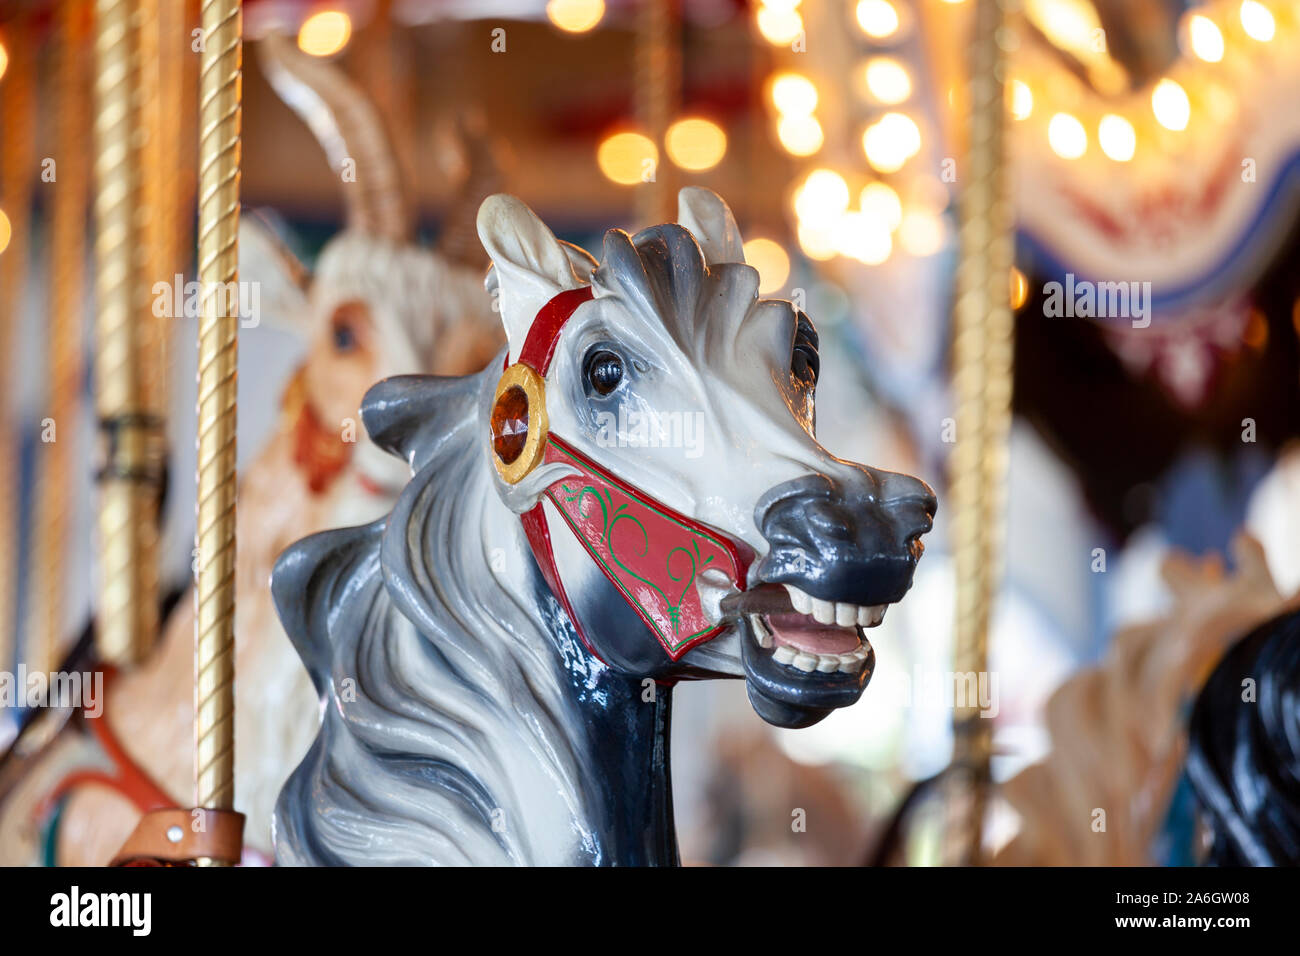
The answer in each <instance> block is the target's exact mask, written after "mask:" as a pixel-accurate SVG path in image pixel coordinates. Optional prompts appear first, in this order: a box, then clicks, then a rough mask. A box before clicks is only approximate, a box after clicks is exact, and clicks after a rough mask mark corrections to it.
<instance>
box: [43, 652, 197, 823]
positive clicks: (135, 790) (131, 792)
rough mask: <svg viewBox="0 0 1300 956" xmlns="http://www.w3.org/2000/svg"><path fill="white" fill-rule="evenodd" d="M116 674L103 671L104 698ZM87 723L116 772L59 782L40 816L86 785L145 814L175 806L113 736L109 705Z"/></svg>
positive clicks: (75, 774)
mask: <svg viewBox="0 0 1300 956" xmlns="http://www.w3.org/2000/svg"><path fill="white" fill-rule="evenodd" d="M116 674H117V672H116V671H115V670H113V669H112V668H108V667H106V668H104V697H105V698H107V697H108V691H109V688H110V687H112V685H113V682H114V678H115V677H116ZM86 723H87V725H89V727H90V731H91V733H92V734H94V735H95V740H96V741H98V743H99V745H100V747H101V748H102V749H103V751H104V753H105V755H106V756H107V757H108V759H109V760H110V761H111V762H112V763H113V772H112V773H107V772H105V771H102V770H74V771H72V772H71V773H69V774H67V775H66V776H65V777H64V778H63V779H62V780H60V781H59V783H58V785H57V786H55V787H54V789H53V790H51V791H50V793H49V794H48V795H47V796H46V798H45V799H44V800H43V801H42V803H41V806H40V807H38V808H37V814H38V815H41V816H43V815H45V814H46V813H48V812H49V810H50V809H52V808H53V807H54V806H55V805H56V804H58V802H59V801H60V800H62V799H63V798H64V797H65V796H67V795H68V794H69V793H71V792H72V791H73V790H75V789H76V788H77V787H80V786H83V785H86V784H98V785H100V786H103V787H107V788H108V789H109V790H113V791H115V792H117V793H118V794H120V795H121V796H123V797H125V798H126V799H127V800H129V801H131V803H132V804H134V805H135V808H136V809H137V810H139V811H141V812H142V813H146V812H148V811H150V810H157V809H160V808H163V807H172V806H175V805H176V801H175V800H173V799H172V798H171V796H170V795H169V794H168V793H167V791H165V790H163V788H162V787H160V786H159V785H158V784H157V783H156V782H154V779H153V778H152V777H151V776H149V774H148V773H146V772H145V771H144V770H143V769H142V768H141V767H140V765H139V764H137V763H136V762H135V761H134V760H132V759H131V757H130V756H129V755H128V754H127V752H126V749H125V748H124V747H123V746H122V744H121V743H120V742H119V741H118V739H117V736H116V735H115V734H114V733H113V728H112V727H110V726H109V724H108V708H107V705H105V707H104V712H103V713H101V714H100V715H99V716H98V717H86Z"/></svg>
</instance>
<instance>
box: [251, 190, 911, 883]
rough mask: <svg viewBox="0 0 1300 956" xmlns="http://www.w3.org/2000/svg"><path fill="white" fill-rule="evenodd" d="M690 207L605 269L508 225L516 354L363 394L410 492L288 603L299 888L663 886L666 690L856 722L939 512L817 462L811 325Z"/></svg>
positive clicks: (730, 226)
mask: <svg viewBox="0 0 1300 956" xmlns="http://www.w3.org/2000/svg"><path fill="white" fill-rule="evenodd" d="M679 198H680V203H679V214H678V220H679V223H680V224H667V225H660V226H655V227H652V228H649V229H646V230H644V231H642V232H640V233H638V234H637V235H636V236H635V237H633V236H629V235H628V234H627V233H626V232H623V231H622V230H619V229H611V230H609V231H608V232H607V233H606V234H605V237H604V241H603V259H602V261H601V262H599V263H597V261H596V260H595V259H593V258H591V257H590V256H587V255H586V254H585V253H583V252H581V251H580V250H576V249H575V248H574V247H570V246H567V244H564V243H561V242H559V241H558V240H557V239H556V238H555V237H554V236H553V235H552V233H551V232H550V230H549V229H548V228H547V227H546V226H545V225H544V224H543V223H542V222H541V220H540V219H538V218H537V217H536V216H535V215H534V214H533V213H532V211H531V210H529V209H528V207H526V206H525V205H524V204H523V203H521V202H520V201H518V200H517V199H514V198H512V197H509V196H502V195H498V196H492V197H490V198H489V199H487V200H486V201H485V202H484V203H483V206H482V207H481V209H480V210H479V215H478V232H479V237H480V238H481V240H482V242H483V245H484V247H485V248H486V250H487V252H488V254H489V256H490V257H491V259H492V263H493V269H492V271H491V272H490V273H489V286H490V288H491V289H492V290H493V291H494V292H495V293H496V294H497V295H498V296H499V302H500V309H501V317H502V321H503V324H504V326H505V331H506V338H507V340H508V346H507V349H506V351H505V353H504V354H503V355H502V356H500V357H498V359H497V360H495V361H494V362H493V363H492V364H490V365H489V366H488V367H487V368H486V369H484V370H483V371H482V372H480V373H478V374H477V375H471V376H466V377H462V378H434V377H415V376H407V377H398V378H394V379H390V380H388V381H385V382H381V383H379V384H378V385H376V386H374V387H373V388H372V389H371V390H370V392H369V393H368V394H367V396H366V399H365V402H364V403H363V406H362V417H363V420H364V422H365V426H366V428H367V430H368V431H369V433H370V435H371V438H372V439H373V440H374V441H375V442H376V443H377V444H378V445H379V446H380V447H382V448H385V449H387V450H389V451H390V452H392V453H393V454H394V455H396V456H398V457H400V458H401V459H402V460H404V461H405V462H406V463H407V465H409V467H410V469H411V473H412V477H411V479H410V482H409V483H408V484H407V486H406V488H405V489H404V490H403V491H402V494H401V496H400V497H399V499H398V501H397V504H396V506H395V507H394V508H393V510H392V512H391V513H390V514H388V515H387V516H386V517H385V518H382V519H380V520H377V521H375V522H372V523H371V524H368V525H364V526H360V527H355V528H349V529H342V530H337V531H329V532H323V533H320V534H317V535H314V536H312V537H310V538H307V539H306V540H304V541H301V542H299V543H297V544H295V545H294V546H293V547H291V548H289V549H288V551H286V552H285V554H284V555H283V556H282V557H281V558H280V560H279V561H278V562H277V564H276V567H275V571H274V573H273V575H272V592H273V595H274V598H275V603H276V607H277V609H278V610H279V612H280V616H281V620H282V621H283V622H284V625H285V629H286V630H287V631H288V633H289V636H290V638H291V639H292V640H293V642H294V644H295V646H296V647H297V648H298V651H299V653H300V654H301V656H302V659H303V662H304V663H305V664H306V666H307V669H308V671H309V672H310V673H311V676H312V680H313V681H314V682H315V685H316V688H317V691H318V692H319V693H320V695H321V697H322V700H323V704H324V707H323V710H324V720H323V722H322V724H321V727H320V732H319V735H318V736H317V738H316V741H315V743H314V744H313V745H312V747H311V750H310V751H309V752H308V754H307V756H306V758H305V759H304V760H303V762H302V764H301V765H300V766H299V767H298V768H297V769H296V770H295V771H294V772H293V774H292V776H291V777H290V779H289V782H288V783H287V784H286V786H285V789H284V791H283V792H282V793H281V796H280V799H279V801H278V802H277V805H276V817H275V820H276V822H275V837H276V858H277V860H278V861H279V862H281V863H286V864H318V865H342V864H370V865H376V864H379V865H382V864H435V863H445V864H674V863H677V862H678V853H677V840H676V834H675V832H674V827H673V812H672V794H671V787H670V782H669V758H668V742H669V719H670V711H671V697H672V685H673V684H674V683H675V682H676V681H679V680H683V679H707V678H723V677H731V678H743V679H744V680H745V682H746V687H747V691H748V694H749V699H750V701H751V703H752V705H753V707H754V709H755V711H757V713H758V714H759V716H761V717H762V718H763V719H765V720H766V721H768V722H769V723H772V724H775V725H778V726H783V727H803V726H807V725H809V724H812V723H815V722H816V721H818V720H820V719H822V718H823V717H825V716H826V715H827V714H829V713H830V712H831V711H832V710H833V709H835V708H837V707H844V706H847V705H849V704H852V703H854V702H855V701H857V700H858V698H859V697H860V696H861V694H862V692H863V690H864V688H865V687H866V684H867V682H868V680H869V679H870V676H871V672H872V668H873V663H874V658H873V655H872V650H871V646H870V643H869V642H868V640H867V636H866V630H865V629H866V628H868V627H870V626H873V625H875V624H878V623H879V622H880V620H881V618H882V616H883V614H884V611H885V608H886V606H887V605H889V604H891V603H894V602H897V601H899V600H900V599H901V598H902V597H903V596H904V594H905V592H906V591H907V590H908V588H909V587H910V585H911V581H912V575H913V571H914V569H915V566H916V563H917V560H918V559H919V558H920V556H921V552H922V550H923V545H922V544H921V541H920V539H921V536H922V535H923V534H924V533H925V532H927V531H928V530H929V529H930V527H931V523H932V518H933V514H934V510H935V498H934V495H933V494H932V492H931V491H930V489H929V488H928V487H927V486H926V485H925V484H924V483H923V482H921V481H919V480H918V479H916V478H912V477H910V476H906V475H901V474H895V473H889V472H882V471H877V470H875V469H872V468H869V467H866V466H864V465H859V464H854V463H852V462H848V461H844V460H842V459H839V458H836V457H834V456H833V455H831V454H830V453H828V452H827V451H826V450H825V449H824V448H823V447H822V446H821V445H820V444H819V443H818V442H817V439H816V438H815V437H814V419H815V416H814V394H815V389H816V384H817V376H818V371H819V359H818V354H817V344H818V343H817V333H816V331H815V330H814V327H813V325H812V322H811V321H810V320H809V318H808V317H807V316H806V315H804V314H803V313H802V312H801V311H799V310H797V309H796V308H794V307H793V306H792V305H791V304H790V303H789V302H785V301H779V300H766V299H759V298H758V274H757V272H756V271H755V270H754V269H753V268H751V267H750V266H748V265H746V264H745V262H744V253H743V249H742V243H741V238H740V233H739V230H738V229H737V228H736V223H735V221H734V219H733V218H732V215H731V211H730V210H729V209H728V208H727V206H726V204H725V203H724V202H723V201H722V200H721V199H720V198H719V197H718V196H716V195H714V194H713V193H711V192H709V191H708V190H706V189H702V188H698V187H692V188H687V189H684V190H682V191H681V193H680V197H679ZM503 369H504V371H503ZM687 421H689V422H692V423H693V424H692V425H691V426H690V428H689V429H687V428H684V427H681V425H682V423H683V422H687ZM647 423H648V424H647ZM641 425H646V427H640V426H641ZM688 433H689V434H688Z"/></svg>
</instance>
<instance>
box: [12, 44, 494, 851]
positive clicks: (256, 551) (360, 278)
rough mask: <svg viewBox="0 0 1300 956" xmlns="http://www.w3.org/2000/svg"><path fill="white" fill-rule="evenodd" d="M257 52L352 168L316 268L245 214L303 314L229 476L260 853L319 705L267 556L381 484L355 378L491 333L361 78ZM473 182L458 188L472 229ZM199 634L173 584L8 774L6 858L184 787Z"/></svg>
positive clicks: (247, 771) (366, 514)
mask: <svg viewBox="0 0 1300 956" xmlns="http://www.w3.org/2000/svg"><path fill="white" fill-rule="evenodd" d="M262 53H263V68H264V71H265V72H266V73H267V74H268V76H269V77H270V79H271V81H272V84H273V85H274V86H275V88H276V89H277V90H278V91H279V92H280V94H281V96H282V97H283V98H284V99H285V101H286V102H288V103H290V104H291V105H292V106H293V107H294V108H295V109H296V110H298V111H299V112H300V114H301V115H302V116H303V118H304V119H305V120H306V122H307V123H308V125H309V126H310V127H311V128H312V130H313V131H314V132H315V133H316V135H317V136H318V137H319V138H320V140H321V141H322V143H323V144H324V145H325V147H326V150H327V153H328V154H329V156H330V159H331V161H332V162H335V163H337V162H338V161H341V160H340V157H351V158H352V159H353V160H355V162H356V164H357V165H356V168H357V171H358V181H357V182H356V183H351V184H349V185H348V186H347V187H346V188H345V190H344V192H345V198H346V206H347V218H346V228H345V230H344V231H343V232H342V233H340V234H339V235H338V236H336V237H335V238H333V239H332V240H330V242H329V243H328V244H327V245H326V246H325V248H324V249H323V250H322V252H321V255H320V257H319V259H318V262H317V266H316V270H315V272H314V274H308V272H307V270H306V269H305V268H304V267H303V266H302V265H301V264H299V263H298V262H297V261H296V260H295V259H294V258H293V257H292V255H291V254H290V253H289V252H288V251H287V249H286V247H285V246H284V245H283V244H282V243H281V242H280V241H279V240H278V238H276V237H275V236H274V235H273V234H272V233H271V232H270V230H268V229H267V228H265V227H264V226H262V225H260V224H259V221H258V220H257V219H256V218H254V217H247V216H246V217H245V218H244V222H243V223H242V224H241V233H240V259H241V277H242V278H243V279H245V280H246V281H253V282H258V283H260V284H261V286H262V288H263V290H264V294H263V302H264V304H269V308H268V309H267V311H268V312H271V313H272V317H273V318H275V319H278V320H280V321H284V320H286V319H287V320H290V321H292V322H294V323H295V324H297V325H298V326H299V331H300V332H301V333H302V334H303V336H304V337H306V338H307V339H308V341H309V343H310V344H309V349H308V352H307V355H306V358H305V360H304V362H303V364H302V365H301V367H300V368H299V370H298V372H297V374H296V375H295V376H294V378H293V380H292V381H291V383H290V385H289V387H288V389H287V391H286V393H285V397H284V400H283V405H282V408H281V411H280V417H279V427H278V429H277V430H276V434H275V435H274V436H273V438H272V439H271V440H270V442H269V443H268V444H267V445H266V447H265V448H264V449H263V450H262V452H261V453H260V455H259V456H258V457H257V459H256V460H255V461H254V462H253V463H252V464H251V466H250V467H249V468H248V470H247V471H246V472H245V474H244V475H243V477H242V480H241V485H240V495H239V510H238V519H237V520H238V536H239V563H238V572H237V573H238V579H237V583H236V596H237V612H236V613H237V617H236V634H237V641H236V655H237V657H236V661H237V663H236V668H237V672H238V674H239V680H238V681H237V683H236V737H237V741H238V743H237V746H236V749H235V755H236V779H237V780H238V785H237V786H238V790H237V800H238V809H240V810H241V811H243V812H244V813H245V814H246V815H247V824H246V827H245V840H246V843H247V845H248V846H249V847H250V848H252V849H253V850H255V851H261V853H262V854H263V855H264V856H265V857H266V858H268V859H269V853H270V850H271V831H270V825H271V812H272V809H273V806H274V802H275V799H276V796H277V795H278V793H279V791H280V788H281V787H282V786H283V784H284V781H285V779H286V778H287V776H288V774H289V772H290V771H291V770H292V768H293V767H294V766H295V765H296V764H297V762H298V761H299V760H300V759H301V758H302V755H303V754H304V753H305V752H306V750H307V747H308V746H309V744H310V742H311V740H312V737H313V736H314V734H315V729H316V724H317V723H318V721H319V707H318V703H317V699H316V695H315V693H314V692H313V690H312V688H311V684H310V681H309V680H308V677H307V674H306V672H305V671H304V670H303V669H302V665H301V663H300V662H299V660H298V657H297V655H296V654H295V653H294V651H293V648H292V646H291V645H290V644H289V642H288V640H287V639H286V638H285V636H284V633H283V630H282V629H281V627H280V624H279V621H278V619H277V617H276V615H275V611H274V609H273V607H272V604H271V599H270V592H269V590H268V588H267V581H268V579H269V577H270V572H271V567H272V564H273V563H274V560H275V558H276V556H277V555H278V554H279V553H280V552H281V551H283V550H284V548H285V547H287V546H288V545H289V544H290V543H292V542H293V541H295V540H297V539H298V538H301V537H302V536H303V535H305V534H310V533H311V532H312V531H316V530H320V529H323V528H329V527H335V526H337V525H339V524H343V523H354V522H356V521H362V520H370V519H372V518H374V517H375V516H377V515H380V514H383V513H384V512H385V511H386V510H387V509H388V508H389V507H391V505H392V503H393V502H394V501H395V499H396V493H397V491H399V490H400V488H401V486H402V484H403V482H404V479H405V469H404V468H403V467H402V466H401V463H400V462H395V461H394V460H393V459H391V458H390V457H389V456H387V455H384V454H383V453H382V452H380V451H379V450H378V449H377V448H375V447H374V446H373V445H372V444H371V443H370V442H369V441H368V440H366V439H365V436H364V435H357V436H356V440H355V441H353V440H350V435H349V433H350V432H351V433H355V432H358V431H359V429H358V428H357V427H356V426H355V425H350V424H349V423H350V422H352V421H353V420H354V419H355V418H356V415H357V412H356V409H357V408H358V406H359V405H360V400H361V397H362V395H363V394H364V392H365V389H366V388H367V387H368V386H369V385H370V384H371V383H373V382H374V381H376V380H378V379H380V378H384V377H386V376H391V375H396V374H402V373H410V372H437V373H441V374H460V373H464V372H466V371H470V370H472V369H475V368H480V367H482V364H483V362H484V361H486V359H487V357H488V356H490V355H491V354H493V353H494V352H496V351H497V349H498V347H499V343H500V341H501V334H500V323H499V320H498V319H497V317H496V315H495V313H494V312H493V310H492V304H491V300H490V299H489V298H488V297H487V295H486V294H485V292H484V290H483V273H484V268H485V266H486V262H482V264H478V265H476V264H471V263H463V262H460V261H457V259H456V258H454V257H453V256H452V255H450V254H449V251H448V250H446V249H445V248H444V249H440V250H439V251H432V250H429V249H426V248H422V247H421V246H419V245H418V244H416V243H415V242H414V241H413V239H412V237H411V229H410V216H409V212H408V210H407V207H406V204H405V203H404V201H403V199H402V196H401V192H400V190H399V189H398V188H397V178H398V177H397V165H396V160H395V157H394V155H393V153H392V150H391V148H390V145H389V143H388V141H387V140H386V138H385V136H384V133H383V130H382V128H381V126H380V124H379V121H378V117H377V116H376V115H375V113H374V110H373V109H372V108H371V107H370V105H369V104H368V103H367V102H366V101H365V99H364V98H363V96H362V94H361V93H360V91H359V90H357V89H356V88H355V87H353V86H352V85H351V83H350V82H349V81H348V80H347V79H346V78H345V77H344V76H343V75H342V73H340V72H339V71H338V70H337V68H336V67H334V66H333V65H331V64H328V63H325V62H322V61H318V60H314V59H312V58H310V57H307V56H305V55H303V54H300V53H298V51H297V50H295V49H293V48H292V46H291V45H290V44H287V43H285V42H284V41H282V40H280V39H279V38H275V37H271V38H268V39H267V40H265V41H263V43H262ZM465 145H466V147H467V151H468V152H469V153H470V155H471V157H474V158H475V162H474V163H473V165H472V166H471V169H470V175H469V177H468V178H467V183H466V191H472V190H481V189H482V186H483V185H484V180H485V179H491V178H493V176H492V173H491V170H490V168H488V167H490V156H489V155H488V153H489V150H488V148H487V146H486V144H485V143H484V142H483V141H482V140H479V139H474V138H470V139H469V140H468V141H467V142H466V144H465ZM483 195H484V193H483V192H482V191H480V192H478V195H476V196H472V197H469V196H463V197H462V199H461V200H460V201H459V203H458V204H459V206H460V207H461V208H462V209H463V210H466V211H468V214H469V215H468V219H469V222H470V228H471V229H472V228H473V212H474V210H475V209H476V208H477V205H478V202H479V201H480V200H481V199H482V196H483ZM459 216H460V218H466V216H465V213H464V212H461V213H460V214H459ZM449 218H450V220H452V221H450V222H449V223H448V224H447V227H446V229H445V231H454V227H455V225H456V223H455V221H454V220H455V219H456V218H457V214H456V213H455V212H453V214H452V215H451V216H450V217H449ZM193 634H194V607H193V600H192V599H191V598H190V597H189V596H188V595H187V596H186V597H185V598H184V599H183V600H181V601H180V602H179V603H178V604H177V606H176V610H175V611H174V613H172V614H171V615H170V616H169V618H168V619H167V621H166V623H165V625H164V629H163V636H162V639H161V641H160V643H159V646H158V648H157V649H156V650H155V652H154V654H153V655H151V657H150V658H149V659H147V660H146V661H145V662H143V663H142V664H141V665H140V666H139V667H138V668H136V669H135V670H133V671H131V672H129V673H124V674H121V675H120V676H117V677H115V678H113V679H112V680H111V682H110V684H109V688H110V689H109V691H108V693H106V695H105V696H106V697H107V705H106V712H105V715H104V716H103V717H102V718H101V719H97V720H86V721H85V722H84V723H85V725H87V729H89V730H90V731H91V735H87V734H76V733H60V734H57V735H55V738H54V739H53V740H51V741H49V742H48V743H43V744H42V746H41V748H40V751H39V757H40V759H34V760H33V761H32V766H31V767H30V768H28V769H26V770H25V771H24V774H23V779H22V780H20V781H19V782H18V783H17V785H16V786H15V788H14V789H13V790H12V791H11V792H10V793H9V794H8V795H4V794H3V793H2V792H0V797H3V801H4V802H3V804H0V863H18V862H30V861H32V860H34V859H36V858H37V857H39V856H40V854H41V852H44V855H45V857H46V859H47V861H49V862H58V863H61V864H73V865H75V864H92V865H94V864H99V865H102V864H104V863H106V862H108V861H109V860H110V859H112V858H113V857H114V856H115V855H116V853H117V851H118V849H119V848H120V847H121V846H122V843H123V841H124V840H125V839H126V838H127V836H129V835H130V833H131V831H132V829H133V828H134V826H135V824H136V821H137V820H138V819H139V818H140V816H141V814H142V813H143V812H144V811H145V810H148V809H153V808H155V807H158V806H176V805H180V806H186V805H188V804H189V802H190V800H191V797H190V796H189V792H190V788H191V786H192V774H193V769H192V761H193V729H192V727H193V724H192V721H193V706H194V705H193V692H192V683H193V674H192V672H193V667H194V660H193V654H194V652H193ZM72 726H75V724H74V725H72ZM92 735H93V738H92ZM36 823H39V824H40V825H34V824H36Z"/></svg>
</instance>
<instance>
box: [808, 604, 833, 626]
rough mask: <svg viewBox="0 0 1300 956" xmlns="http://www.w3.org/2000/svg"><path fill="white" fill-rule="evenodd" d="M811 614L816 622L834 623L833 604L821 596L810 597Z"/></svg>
mask: <svg viewBox="0 0 1300 956" xmlns="http://www.w3.org/2000/svg"><path fill="white" fill-rule="evenodd" d="M812 616H813V620H815V621H816V622H817V623H818V624H834V623H835V605H834V604H832V603H831V602H830V601H823V600H821V598H813V599H812Z"/></svg>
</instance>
